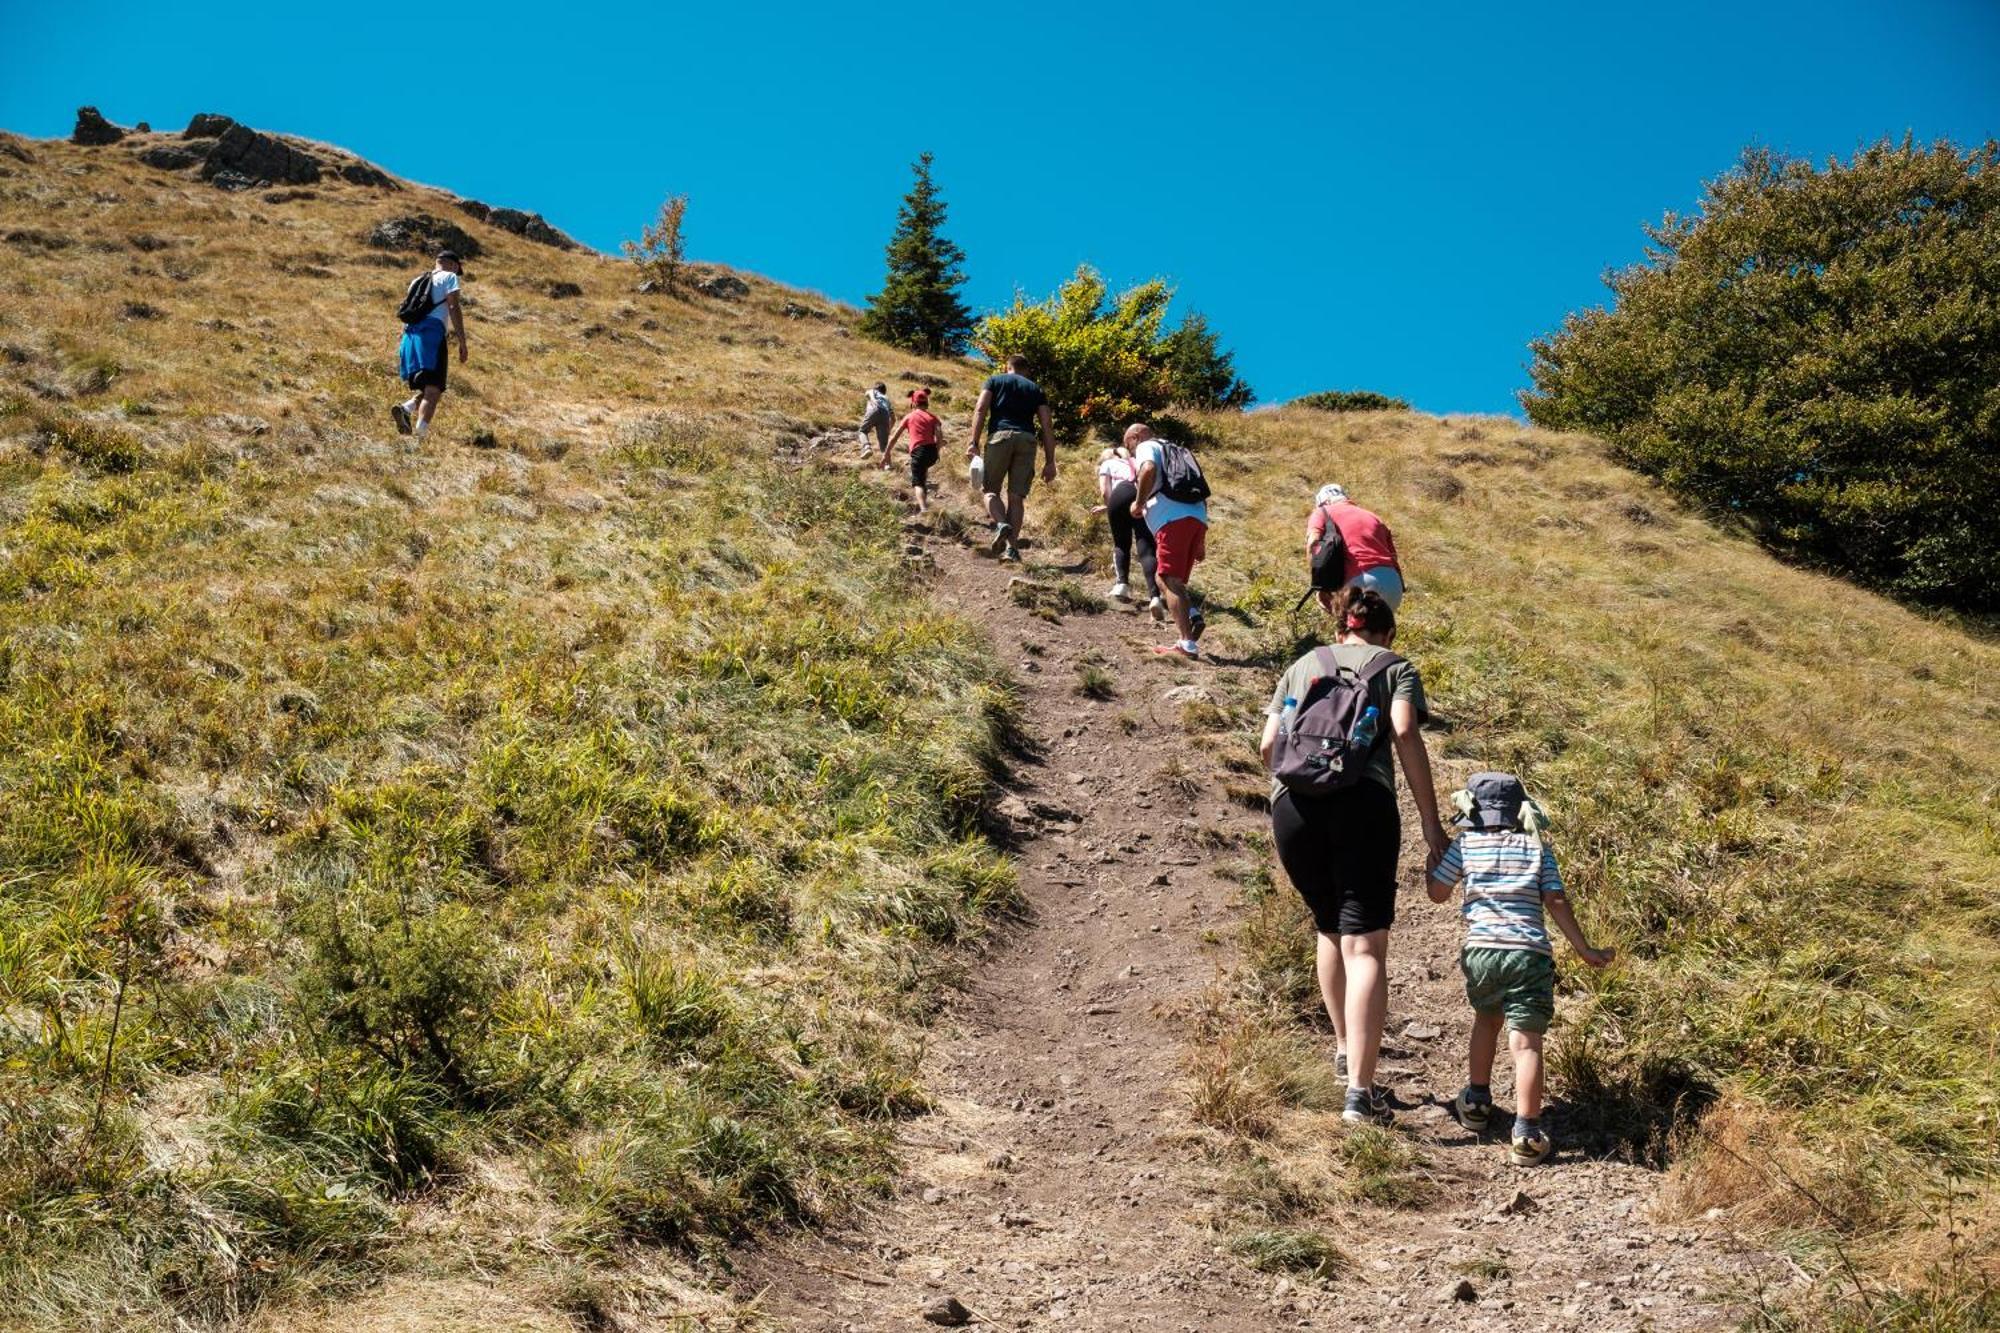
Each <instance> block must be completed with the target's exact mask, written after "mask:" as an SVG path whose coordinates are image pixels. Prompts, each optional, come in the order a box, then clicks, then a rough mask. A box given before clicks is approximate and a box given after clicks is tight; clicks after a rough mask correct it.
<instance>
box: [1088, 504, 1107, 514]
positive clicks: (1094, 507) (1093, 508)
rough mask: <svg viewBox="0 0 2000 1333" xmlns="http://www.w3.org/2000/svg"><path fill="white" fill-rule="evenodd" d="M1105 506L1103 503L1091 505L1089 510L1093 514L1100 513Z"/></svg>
mask: <svg viewBox="0 0 2000 1333" xmlns="http://www.w3.org/2000/svg"><path fill="white" fill-rule="evenodd" d="M1107 507H1108V506H1105V505H1092V506H1091V507H1090V512H1091V513H1093V514H1101V513H1103V512H1104V511H1105V509H1106V508H1107Z"/></svg>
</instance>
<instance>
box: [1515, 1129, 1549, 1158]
mask: <svg viewBox="0 0 2000 1333" xmlns="http://www.w3.org/2000/svg"><path fill="white" fill-rule="evenodd" d="M1554 1151H1555V1145H1554V1144H1553V1143H1550V1142H1549V1136H1548V1135H1546V1134H1544V1133H1543V1132H1542V1131H1541V1130H1539V1129H1538V1130H1536V1131H1535V1132H1534V1133H1532V1134H1528V1135H1524V1136H1520V1137H1517V1138H1515V1140H1514V1142H1513V1144H1512V1146H1510V1147H1509V1148H1508V1149H1507V1160H1508V1161H1509V1162H1512V1163H1513V1164H1514V1165H1515V1166H1540V1165H1541V1164H1542V1163H1543V1162H1546V1161H1548V1160H1549V1154H1550V1153H1552V1152H1554Z"/></svg>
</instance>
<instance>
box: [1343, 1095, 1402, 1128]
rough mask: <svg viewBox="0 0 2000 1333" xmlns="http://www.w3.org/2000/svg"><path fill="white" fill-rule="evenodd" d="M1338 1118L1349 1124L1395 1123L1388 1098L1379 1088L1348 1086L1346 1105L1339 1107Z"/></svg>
mask: <svg viewBox="0 0 2000 1333" xmlns="http://www.w3.org/2000/svg"><path fill="white" fill-rule="evenodd" d="M1340 1118H1341V1119H1342V1120H1345V1121H1346V1122H1347V1123H1348V1124H1350V1125H1393V1124H1395V1123H1396V1113H1395V1112H1394V1111H1391V1110H1390V1109H1389V1099H1388V1098H1387V1097H1385V1096H1383V1095H1382V1090H1381V1089H1380V1088H1349V1089H1348V1090H1347V1105H1346V1106H1345V1107H1343V1108H1341V1112H1340Z"/></svg>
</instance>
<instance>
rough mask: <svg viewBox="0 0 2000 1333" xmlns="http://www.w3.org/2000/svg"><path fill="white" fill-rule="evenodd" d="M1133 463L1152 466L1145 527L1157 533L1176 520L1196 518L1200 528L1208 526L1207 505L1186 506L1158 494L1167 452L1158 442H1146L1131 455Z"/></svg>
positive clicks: (1164, 472) (1165, 469)
mask: <svg viewBox="0 0 2000 1333" xmlns="http://www.w3.org/2000/svg"><path fill="white" fill-rule="evenodd" d="M1132 461H1133V462H1134V463H1151V464H1152V465H1153V494H1152V495H1151V496H1150V497H1149V498H1148V499H1147V501H1146V526H1147V527H1148V528H1151V529H1152V530H1153V531H1154V532H1158V531H1159V530H1160V529H1161V528H1164V527H1165V526H1167V524H1169V523H1171V522H1173V521H1174V520H1175V519H1177V518H1198V519H1200V520H1201V523H1202V526H1203V527H1207V526H1208V504H1207V502H1206V501H1197V502H1195V503H1194V504H1188V503H1187V502H1186V501H1184V500H1169V499H1168V498H1167V497H1166V496H1164V495H1162V494H1160V489H1159V488H1160V485H1161V484H1162V483H1163V482H1164V481H1165V480H1166V475H1167V451H1166V450H1165V449H1164V448H1162V447H1161V442H1160V441H1159V440H1146V441H1144V442H1143V443H1141V444H1140V446H1139V447H1138V449H1137V450H1135V451H1134V452H1133V454H1132Z"/></svg>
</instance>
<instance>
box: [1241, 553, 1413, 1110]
mask: <svg viewBox="0 0 2000 1333" xmlns="http://www.w3.org/2000/svg"><path fill="white" fill-rule="evenodd" d="M1319 603H1320V606H1321V607H1322V608H1323V609H1324V610H1325V611H1326V612H1327V613H1328V614H1329V615H1331V616H1333V617H1334V619H1335V623H1336V624H1337V625H1338V626H1339V630H1338V631H1337V634H1338V636H1339V638H1338V641H1337V642H1335V643H1333V644H1331V645H1329V646H1327V647H1325V648H1316V649H1314V650H1313V651H1312V652H1309V653H1307V654H1306V655H1305V656H1304V657H1301V658H1300V659H1299V660H1298V661H1296V662H1294V663H1292V665H1291V667H1290V668H1289V669H1288V670H1287V671H1286V672H1285V674H1284V675H1283V676H1282V677H1280V678H1279V680H1278V688H1277V690H1276V692H1274V693H1273V694H1272V696H1271V707H1270V716H1269V719H1268V720H1267V721H1266V723H1265V725H1264V738H1263V741H1262V744H1261V747H1260V748H1261V749H1262V751H1263V754H1264V762H1265V764H1266V765H1267V766H1269V765H1271V763H1272V756H1273V754H1274V752H1275V751H1276V749H1277V745H1278V737H1279V727H1280V725H1281V724H1287V715H1288V705H1290V711H1291V713H1292V714H1293V715H1295V714H1296V712H1297V710H1298V708H1299V707H1301V706H1303V705H1305V704H1306V703H1308V702H1310V700H1311V699H1312V698H1314V697H1316V696H1314V695H1313V686H1314V684H1315V683H1316V682H1325V681H1327V680H1329V679H1330V678H1331V677H1332V676H1333V674H1334V673H1336V672H1337V673H1342V674H1341V678H1342V679H1354V680H1359V681H1364V682H1366V685H1367V690H1368V699H1369V702H1370V705H1371V706H1372V707H1373V708H1374V709H1375V717H1376V722H1375V724H1374V725H1376V726H1377V727H1379V726H1380V722H1381V719H1384V718H1386V719H1387V720H1388V724H1389V726H1388V736H1387V740H1388V741H1389V743H1388V744H1384V743H1383V737H1381V735H1380V734H1379V732H1378V734H1377V735H1376V737H1375V739H1374V740H1373V742H1372V745H1370V746H1368V747H1366V749H1365V753H1364V754H1362V755H1361V756H1360V757H1359V758H1358V759H1357V760H1356V762H1359V763H1363V764H1365V768H1364V769H1363V772H1362V774H1361V776H1360V777H1359V778H1358V779H1353V780H1350V781H1349V783H1348V785H1346V786H1343V787H1341V788H1340V789H1338V790H1334V791H1328V792H1324V793H1311V792H1306V791H1302V790H1295V789H1294V788H1293V787H1291V786H1287V785H1286V783H1285V782H1284V781H1282V780H1274V781H1273V784H1272V793H1271V830H1272V834H1273V836H1274V837H1275V839H1276V841H1277V844H1278V860H1279V861H1280V862H1282V863H1283V864H1284V867H1285V874H1286V876H1287V877H1288V878H1290V880H1291V881H1292V887H1293V888H1295V889H1297V890H1298V892H1299V896H1300V897H1302V898H1304V899H1305V901H1306V906H1307V907H1309V908H1310V909H1312V914H1313V924H1314V926H1315V927H1316V929H1317V930H1318V942H1317V949H1318V971H1319V990H1320V998H1321V999H1322V1000H1323V1001H1324V1002H1325V1004H1326V1015H1327V1017H1328V1018H1330V1019H1332V1020H1333V1030H1334V1032H1335V1034H1336V1035H1337V1036H1338V1037H1339V1040H1340V1051H1341V1055H1340V1057H1339V1061H1342V1062H1344V1063H1345V1066H1346V1075H1347V1104H1346V1107H1345V1109H1344V1110H1343V1111H1342V1112H1341V1117H1342V1119H1345V1120H1354V1121H1374V1122H1377V1123H1387V1122H1388V1121H1390V1120H1392V1119H1393V1116H1392V1115H1391V1114H1390V1110H1389V1102H1388V1099H1387V1098H1386V1097H1385V1096H1384V1095H1383V1094H1382V1092H1381V1091H1380V1090H1379V1089H1378V1088H1376V1087H1375V1086H1374V1081H1375V1061H1376V1058H1377V1056H1378V1055H1379V1054H1380V1051H1381V1047H1382V1026H1383V1023H1384V1022H1385V1021H1386V1019H1387V1017H1388V1010H1389V974H1388V970H1387V969H1388V958H1389V928H1390V926H1391V925H1393V924H1394V923H1395V919H1396V860H1397V857H1398V855H1399V854H1400V852H1401V851H1402V845H1403V832H1402V819H1401V816H1400V815H1399V814H1398V813H1397V809H1396V785H1395V784H1396V773H1395V770H1396V767H1397V761H1398V760H1400V761H1401V766H1402V769H1403V780H1404V781H1405V782H1406V783H1408V784H1409V788H1410V798H1411V800H1412V801H1414V802H1415V804H1416V807H1417V817H1418V818H1419V819H1420V820H1422V821H1423V832H1424V845H1425V849H1426V854H1425V857H1424V869H1425V872H1426V873H1427V874H1428V873H1429V872H1430V871H1431V870H1432V869H1434V868H1435V867H1436V866H1437V864H1438V861H1439V859H1440V858H1441V857H1442V856H1443V855H1444V852H1445V848H1446V846H1447V845H1448V844H1447V840H1446V837H1445V831H1444V824H1443V822H1442V821H1441V820H1440V819H1439V818H1438V810H1437V789H1436V786H1435V785H1434V784H1433V782H1432V780H1431V761H1430V755H1429V754H1428V753H1427V752H1426V751H1425V749H1424V739H1423V736H1422V735H1421V733H1419V731H1418V729H1417V728H1418V724H1419V723H1421V722H1422V721H1423V719H1424V717H1425V716H1426V715H1427V713H1428V709H1427V708H1426V707H1425V704H1424V684H1423V680H1422V679H1421V678H1420V677H1419V676H1418V675H1417V669H1416V667H1415V666H1413V665H1411V664H1410V663H1409V662H1407V661H1405V660H1404V659H1402V658H1401V657H1398V656H1396V654H1394V653H1392V652H1390V651H1389V646H1390V645H1391V644H1392V643H1394V642H1395V639H1396V613H1395V612H1394V611H1393V610H1392V609H1390V606H1389V604H1388V602H1386V601H1384V600H1383V598H1382V596H1381V594H1380V593H1378V592H1375V591H1374V590H1372V589H1362V588H1322V589H1319ZM1321 689H1322V692H1323V691H1324V689H1325V685H1324V684H1322V686H1321ZM1357 734H1359V733H1357ZM1274 771H1275V770H1274Z"/></svg>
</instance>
